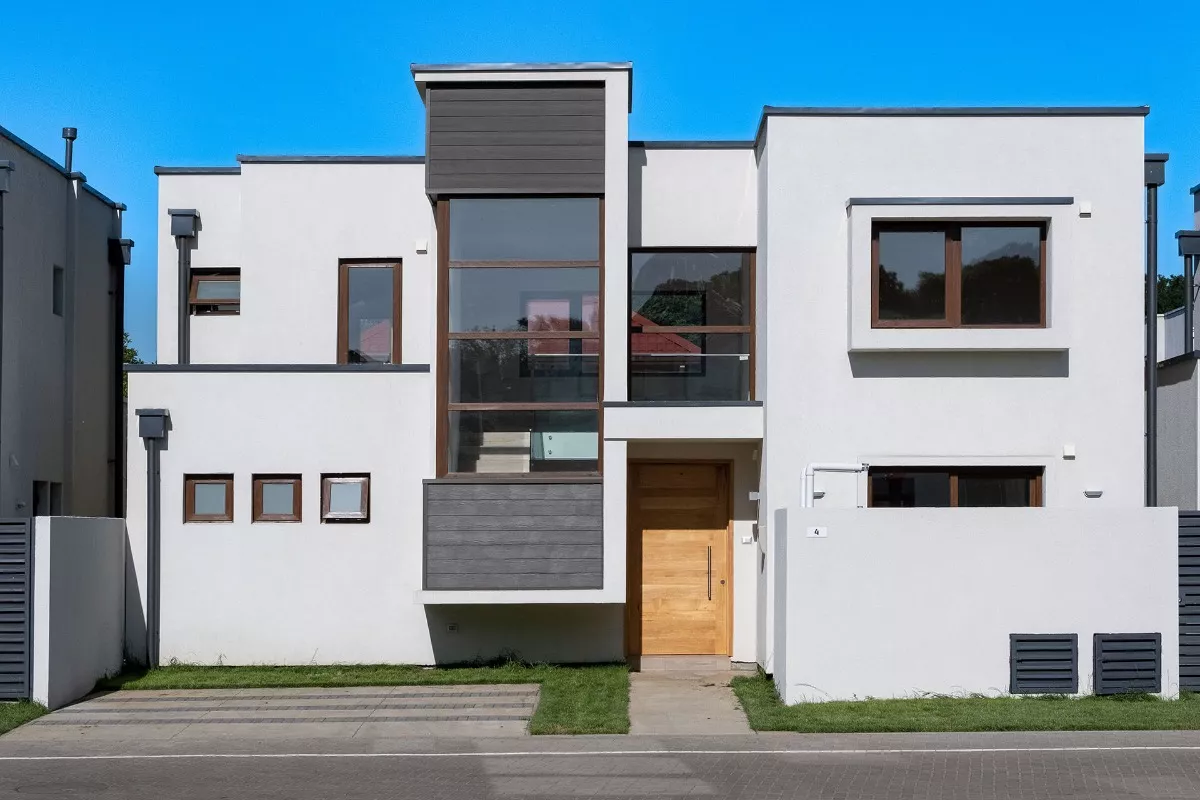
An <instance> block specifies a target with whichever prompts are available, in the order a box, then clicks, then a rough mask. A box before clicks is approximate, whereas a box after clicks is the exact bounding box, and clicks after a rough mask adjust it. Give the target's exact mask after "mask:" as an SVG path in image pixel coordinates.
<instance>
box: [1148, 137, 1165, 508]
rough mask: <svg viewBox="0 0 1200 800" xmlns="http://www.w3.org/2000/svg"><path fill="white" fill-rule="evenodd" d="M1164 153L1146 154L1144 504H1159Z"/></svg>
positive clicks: (1149, 505) (1150, 505)
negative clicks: (1160, 192) (1160, 217)
mask: <svg viewBox="0 0 1200 800" xmlns="http://www.w3.org/2000/svg"><path fill="white" fill-rule="evenodd" d="M1167 158H1168V155H1167V154H1166V153H1147V154H1146V159H1145V178H1146V180H1145V183H1146V458H1145V462H1146V506H1147V507H1152V506H1156V505H1158V187H1160V186H1162V185H1163V184H1164V183H1166V180H1167Z"/></svg>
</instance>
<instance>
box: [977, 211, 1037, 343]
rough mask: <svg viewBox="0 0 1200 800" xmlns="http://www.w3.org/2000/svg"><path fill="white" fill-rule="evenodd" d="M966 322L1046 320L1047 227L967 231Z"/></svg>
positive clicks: (1019, 323)
mask: <svg viewBox="0 0 1200 800" xmlns="http://www.w3.org/2000/svg"><path fill="white" fill-rule="evenodd" d="M962 261H963V268H962V322H963V324H964V325H1039V324H1041V322H1042V229H1041V228H1040V227H1039V226H1036V225H1025V226H1014V227H1011V228H1009V227H1005V228H993V227H981V228H967V227H964V228H963V229H962Z"/></svg>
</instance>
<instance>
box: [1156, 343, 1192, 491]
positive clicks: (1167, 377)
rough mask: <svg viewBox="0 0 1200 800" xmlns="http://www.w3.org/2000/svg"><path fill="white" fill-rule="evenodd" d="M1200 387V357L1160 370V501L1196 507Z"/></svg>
mask: <svg viewBox="0 0 1200 800" xmlns="http://www.w3.org/2000/svg"><path fill="white" fill-rule="evenodd" d="M1198 390H1200V387H1198V386H1197V382H1196V361H1195V359H1191V358H1189V359H1187V360H1186V361H1183V362H1181V363H1179V364H1172V365H1171V366H1169V367H1161V368H1159V370H1158V504H1159V505H1161V506H1176V507H1178V508H1182V509H1188V510H1194V509H1195V508H1196V502H1197V497H1196V492H1197V480H1198V477H1200V476H1197V468H1198V465H1197V457H1198V456H1200V454H1198V453H1197V447H1198V438H1197V437H1198V435H1200V434H1198V431H1197V410H1198V404H1200V395H1197V391H1198Z"/></svg>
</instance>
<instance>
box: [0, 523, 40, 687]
mask: <svg viewBox="0 0 1200 800" xmlns="http://www.w3.org/2000/svg"><path fill="white" fill-rule="evenodd" d="M31 547H32V543H31V539H30V524H29V520H27V519H23V520H0V700H19V699H23V698H26V697H29V650H30V644H31V635H30V631H31V629H30V616H31V613H30V607H31V605H32V596H31V593H30V589H31V579H32V575H31V572H32V570H31V569H30V565H31V562H32V560H33V559H32V551H31Z"/></svg>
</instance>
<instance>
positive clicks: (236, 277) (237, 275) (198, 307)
mask: <svg viewBox="0 0 1200 800" xmlns="http://www.w3.org/2000/svg"><path fill="white" fill-rule="evenodd" d="M188 302H189V304H190V306H191V311H192V313H193V314H198V315H200V314H240V313H241V308H242V272H241V270H237V269H226V270H192V285H191V290H190V291H189V293H188Z"/></svg>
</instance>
